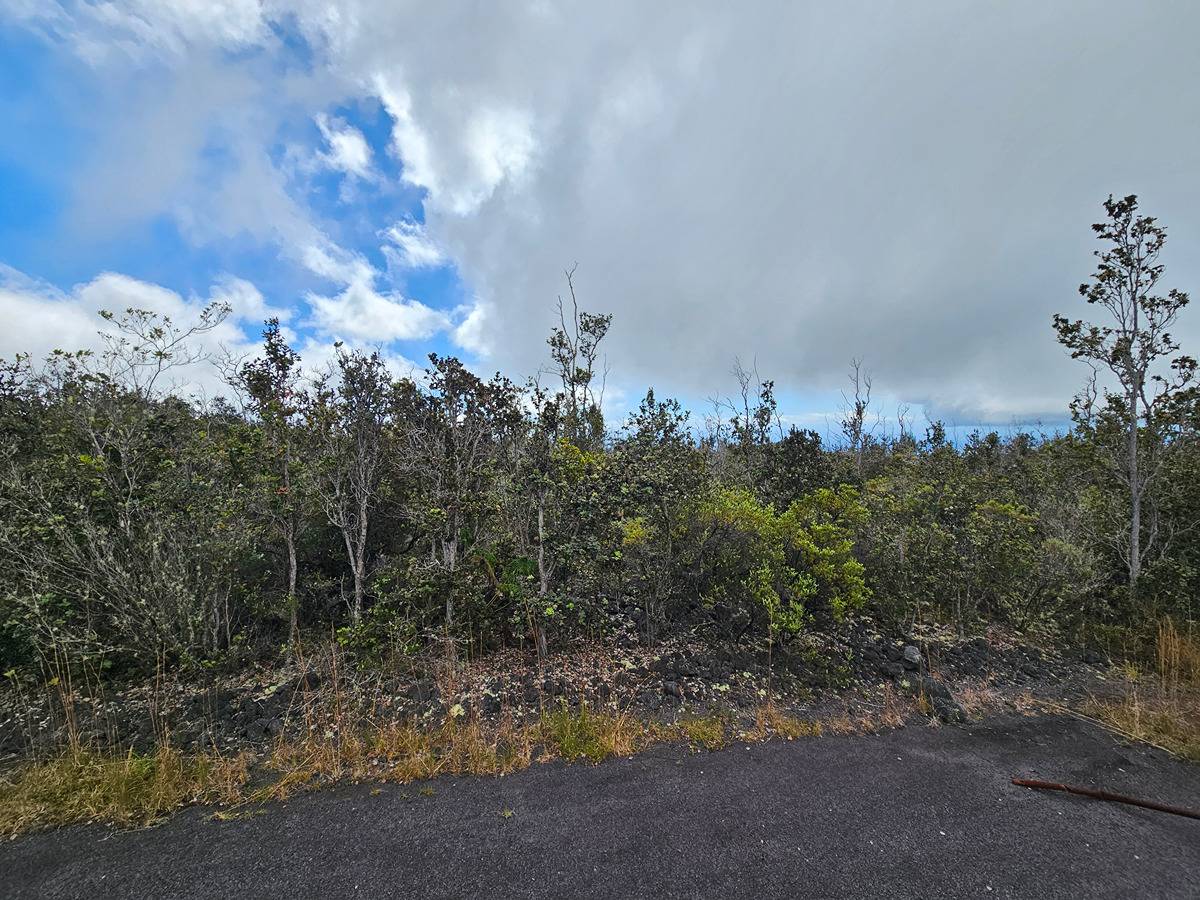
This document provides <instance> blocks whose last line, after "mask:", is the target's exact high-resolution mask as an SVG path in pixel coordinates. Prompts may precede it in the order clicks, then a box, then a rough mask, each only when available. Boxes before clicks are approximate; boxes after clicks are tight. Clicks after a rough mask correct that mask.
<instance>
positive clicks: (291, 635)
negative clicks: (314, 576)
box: [285, 525, 300, 645]
mask: <svg viewBox="0 0 1200 900" xmlns="http://www.w3.org/2000/svg"><path fill="white" fill-rule="evenodd" d="M285 540H286V541H287V556H288V575H287V578H288V580H287V602H288V640H290V641H291V642H292V644H293V645H295V644H296V643H297V642H298V641H299V638H300V634H299V632H300V616H299V612H300V610H299V603H297V602H296V568H297V565H296V534H295V529H294V528H292V527H291V526H290V525H289V527H288V529H287V534H286V535H285Z"/></svg>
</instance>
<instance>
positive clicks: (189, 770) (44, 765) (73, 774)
mask: <svg viewBox="0 0 1200 900" xmlns="http://www.w3.org/2000/svg"><path fill="white" fill-rule="evenodd" d="M249 763H250V760H249V759H248V757H246V756H238V757H222V756H219V755H216V754H211V755H201V756H184V755H183V754H182V753H180V752H179V751H177V750H173V749H171V748H169V747H162V748H159V749H158V750H157V751H156V752H155V753H153V754H149V755H138V754H135V753H132V752H131V753H128V754H126V755H124V756H114V755H105V754H101V753H95V752H90V751H86V750H81V751H71V752H67V753H64V754H63V755H62V756H60V757H58V758H56V759H52V760H48V761H44V762H36V763H32V764H29V765H27V766H24V767H21V768H18V769H16V770H14V771H13V772H11V773H10V775H9V777H8V778H6V779H5V780H4V781H3V782H0V834H16V833H19V832H21V831H25V830H28V829H30V828H35V827H41V826H46V825H68V824H76V823H83V822H104V823H111V824H116V825H122V826H136V825H148V824H150V823H152V822H155V821H157V820H158V819H160V818H162V817H163V816H164V815H166V814H167V813H169V812H171V811H172V810H174V809H177V808H178V807H180V806H182V805H184V804H188V803H216V804H228V803H236V802H238V801H240V800H241V799H242V789H243V788H244V786H245V784H246V781H247V778H248V772H249Z"/></svg>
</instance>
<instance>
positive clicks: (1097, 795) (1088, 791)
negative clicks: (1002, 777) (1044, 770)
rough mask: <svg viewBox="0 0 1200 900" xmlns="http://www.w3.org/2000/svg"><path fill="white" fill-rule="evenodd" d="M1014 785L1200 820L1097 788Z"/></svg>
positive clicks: (1047, 783) (1185, 811) (1176, 808)
mask: <svg viewBox="0 0 1200 900" xmlns="http://www.w3.org/2000/svg"><path fill="white" fill-rule="evenodd" d="M1012 783H1013V784H1015V785H1017V786H1019V787H1027V788H1036V789H1038V790H1043V791H1063V792H1065V793H1068V794H1079V795H1080V796H1081V797H1091V798H1092V799H1094V800H1108V801H1109V802H1111V803H1127V804H1128V805H1130V806H1140V807H1142V808H1143V809H1153V810H1157V811H1158V812H1165V813H1171V815H1174V816H1184V817H1185V818H1188V819H1200V812H1196V811H1195V810H1191V809H1184V808H1183V807H1182V806H1170V805H1169V804H1166V803H1156V802H1155V801H1153V800H1139V799H1137V798H1136V797H1127V796H1125V795H1124V794H1113V793H1110V792H1109V791H1099V790H1096V789H1095V788H1086V787H1075V786H1073V785H1069V784H1058V783H1057V782H1053V781H1036V780H1034V779H1031V778H1014V779H1012Z"/></svg>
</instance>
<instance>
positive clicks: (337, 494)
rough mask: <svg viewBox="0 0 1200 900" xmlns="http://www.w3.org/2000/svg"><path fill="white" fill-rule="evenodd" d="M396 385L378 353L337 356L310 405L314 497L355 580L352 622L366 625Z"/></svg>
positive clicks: (315, 390) (318, 383)
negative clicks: (373, 529)
mask: <svg viewBox="0 0 1200 900" xmlns="http://www.w3.org/2000/svg"><path fill="white" fill-rule="evenodd" d="M392 400H393V384H392V379H391V377H390V376H389V374H388V370H387V365H386V364H385V363H384V361H383V358H382V357H381V356H380V355H379V353H378V352H374V353H371V354H366V353H362V352H361V351H354V352H351V353H345V352H341V353H339V354H338V359H337V368H336V378H335V373H333V372H327V373H325V374H324V375H323V376H322V377H321V378H320V379H319V380H318V381H317V384H316V386H315V388H314V392H313V395H312V398H311V400H310V402H309V403H308V404H307V408H306V414H307V419H308V422H307V425H308V428H309V429H310V430H311V432H312V437H313V439H314V441H315V443H316V454H315V455H316V473H315V474H316V476H317V477H316V480H315V485H316V493H317V496H318V498H319V499H320V501H321V504H322V506H323V507H324V509H325V515H326V517H327V518H328V519H329V523H330V524H331V525H333V526H334V527H335V528H336V529H337V530H338V532H339V533H340V534H341V536H342V542H343V544H344V545H345V547H346V557H347V559H348V560H349V563H350V571H351V573H352V575H353V577H354V599H353V601H352V603H351V606H350V617H351V619H352V620H353V621H354V622H355V623H357V622H359V621H360V620H361V619H362V611H363V599H364V597H365V595H366V584H367V542H368V538H369V536H370V525H371V516H372V514H373V513H374V511H375V509H376V507H378V505H379V503H380V500H381V498H382V496H383V480H384V476H385V474H386V469H387V467H386V464H385V463H386V458H387V453H388V450H389V439H390V435H389V423H390V419H389V415H390V413H391V410H392V406H393V403H392Z"/></svg>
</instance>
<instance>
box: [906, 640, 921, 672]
mask: <svg viewBox="0 0 1200 900" xmlns="http://www.w3.org/2000/svg"><path fill="white" fill-rule="evenodd" d="M902 656H903V662H904V668H906V669H908V670H909V671H910V672H912V671H915V670H916V669H919V668H920V667H921V651H920V650H918V649H917V648H916V647H915V646H914V645H912V644H906V645H905V647H904V652H903V654H902Z"/></svg>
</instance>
